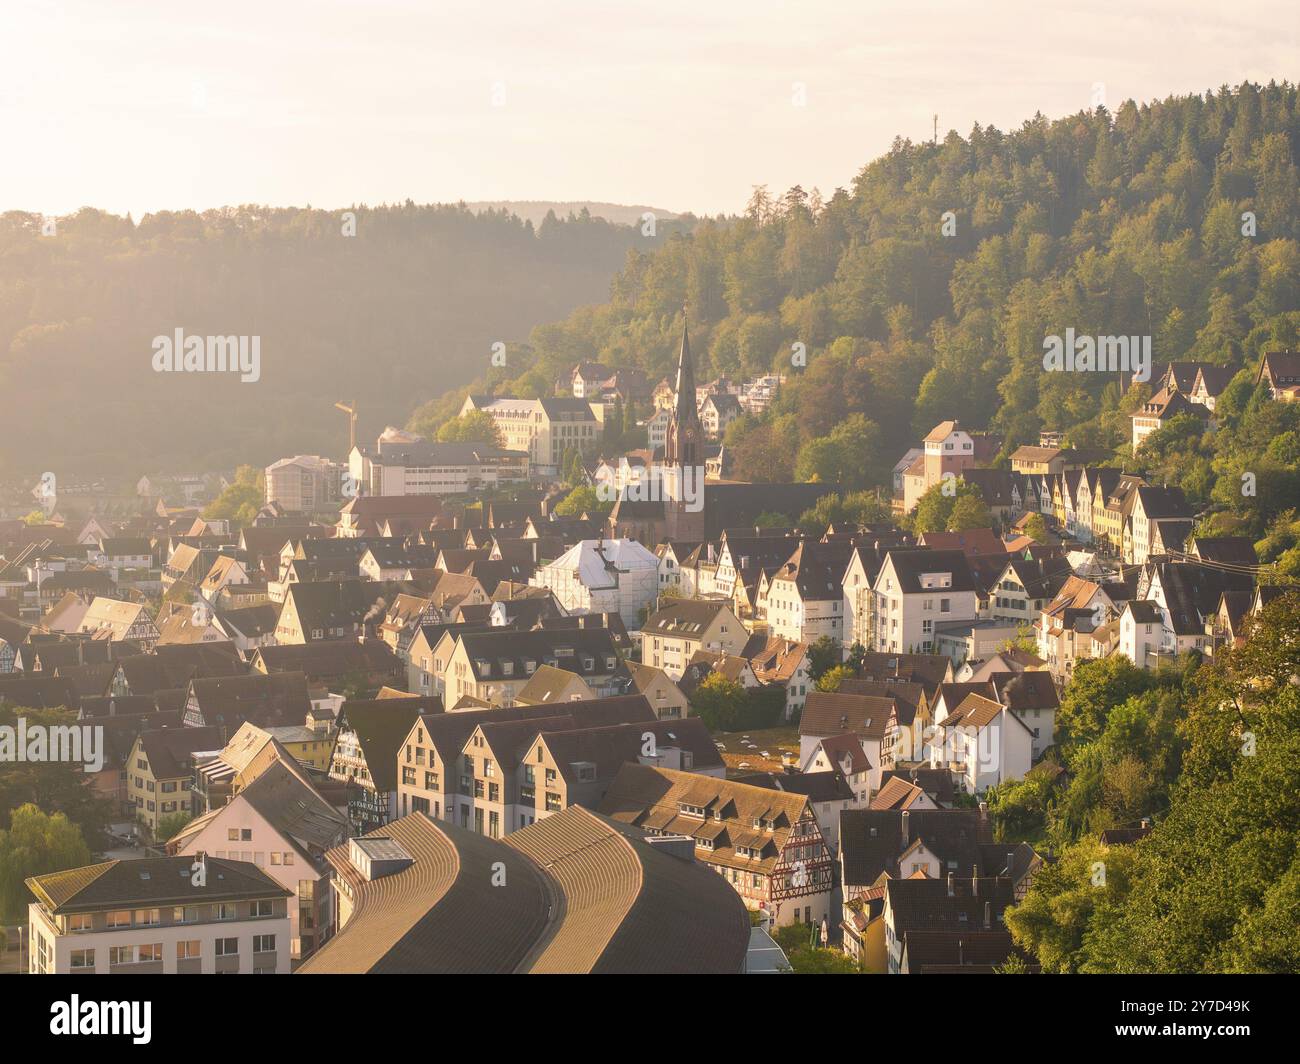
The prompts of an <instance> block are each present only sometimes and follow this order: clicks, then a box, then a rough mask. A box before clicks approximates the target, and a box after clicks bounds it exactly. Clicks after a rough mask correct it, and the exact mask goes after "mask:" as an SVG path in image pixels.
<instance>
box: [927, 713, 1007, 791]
mask: <svg viewBox="0 0 1300 1064" xmlns="http://www.w3.org/2000/svg"><path fill="white" fill-rule="evenodd" d="M936 728H937V729H938V732H937V734H936V736H935V741H934V744H933V747H932V751H931V754H930V767H931V768H940V767H946V768H947V769H948V770H949V771H950V772H951V773H952V776H953V782H954V783H956V784H957V786H958V787H959V788H961V789H963V790H965V791H966V793H967V794H980V793H983V792H984V791H986V790H987V789H988V788H989V787H993V786H995V785H997V784H999V783H1001V782H1002V781H1003V780H1018V779H1021V778H1023V777H1024V775H1025V773H1026V772H1028V771H1029V769H1030V766H1031V765H1032V764H1033V733H1032V732H1031V730H1030V728H1029V726H1028V725H1027V724H1025V722H1024V721H1022V720H1021V719H1020V718H1019V717H1017V716H1016V715H1015V714H1014V713H1012V712H1011V711H1010V710H1009V709H1008V708H1007V707H1006V706H1003V705H1001V704H999V703H998V702H995V701H993V700H992V699H991V698H984V697H983V696H982V695H978V694H974V693H972V694H969V695H967V696H966V697H965V698H964V699H962V701H961V702H960V703H959V704H958V706H957V708H956V709H955V710H954V711H953V712H952V713H951V714H950V715H949V716H948V717H946V718H945V719H944V720H942V721H939V722H937V724H936Z"/></svg>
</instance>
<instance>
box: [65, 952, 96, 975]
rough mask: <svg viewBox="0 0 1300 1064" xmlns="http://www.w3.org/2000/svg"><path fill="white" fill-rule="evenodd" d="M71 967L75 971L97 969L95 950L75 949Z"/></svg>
mask: <svg viewBox="0 0 1300 1064" xmlns="http://www.w3.org/2000/svg"><path fill="white" fill-rule="evenodd" d="M70 966H71V968H72V970H73V971H77V970H78V969H82V968H93V967H95V951H94V950H93V949H74V950H73V951H72V959H71V961H70Z"/></svg>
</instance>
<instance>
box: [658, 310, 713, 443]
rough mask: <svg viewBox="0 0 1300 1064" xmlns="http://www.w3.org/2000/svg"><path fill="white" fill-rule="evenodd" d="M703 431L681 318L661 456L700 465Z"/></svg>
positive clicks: (684, 324)
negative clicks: (673, 387) (674, 395)
mask: <svg viewBox="0 0 1300 1064" xmlns="http://www.w3.org/2000/svg"><path fill="white" fill-rule="evenodd" d="M703 436H704V431H703V428H702V427H701V425H700V413H699V410H698V409H697V407H696V405H695V364H694V360H693V359H692V358H691V336H690V331H689V329H688V328H687V325H686V319H685V315H683V318H682V347H681V351H680V352H679V353H678V356H677V401H676V404H675V406H674V407H673V418H672V421H671V422H670V423H669V425H668V440H667V445H666V446H665V448H664V460H665V461H666V462H667V463H668V464H669V465H680V466H694V465H700V464H701V462H700V441H701V440H702V439H703Z"/></svg>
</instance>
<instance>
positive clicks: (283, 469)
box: [266, 454, 343, 513]
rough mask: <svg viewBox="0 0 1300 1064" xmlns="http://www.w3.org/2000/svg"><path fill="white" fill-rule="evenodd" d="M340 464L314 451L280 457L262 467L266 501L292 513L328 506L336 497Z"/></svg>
mask: <svg viewBox="0 0 1300 1064" xmlns="http://www.w3.org/2000/svg"><path fill="white" fill-rule="evenodd" d="M342 481H343V465H342V464H341V463H339V462H332V461H330V460H329V459H328V458H322V457H321V456H320V455H318V454H300V455H295V456H294V457H293V458H281V459H280V460H279V461H278V462H273V463H272V464H271V465H269V466H267V467H266V501H267V502H276V503H279V504H280V506H281V507H283V508H284V509H285V510H288V511H290V512H292V513H313V512H315V511H318V510H325V509H328V508H329V506H330V504H331V503H337V502H338V501H339V498H340V487H341V485H342Z"/></svg>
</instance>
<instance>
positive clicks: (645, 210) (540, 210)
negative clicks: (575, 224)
mask: <svg viewBox="0 0 1300 1064" xmlns="http://www.w3.org/2000/svg"><path fill="white" fill-rule="evenodd" d="M465 206H466V207H468V208H469V209H470V210H471V211H476V212H477V211H485V210H494V211H508V212H509V213H511V214H517V215H519V217H520V218H524V219H527V220H528V221H531V222H532V223H533V224H534V225H541V224H542V222H544V221H545V220H546V216H547V215H548V214H554V215H555V216H556V217H558V218H565V217H567V216H568V215H570V214H574V215H580V214H582V213H583V212H584V211H586V212H587V213H588V214H590V215H592V216H593V217H596V218H604V219H605V221H607V222H614V223H616V224H618V225H637V226H639V225H642V224H643V222H644V220H645V215H647V214H653V215H654V216H655V219H656V222H657V221H658V220H659V219H661V218H678V217H680V215H678V214H676V213H674V212H673V211H666V210H664V209H663V208H662V207H644V206H643V207H637V206H635V205H632V204H627V203H596V202H594V201H592V200H574V201H572V202H569V201H564V202H560V201H558V200H492V201H483V202H477V203H467V204H465Z"/></svg>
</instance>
